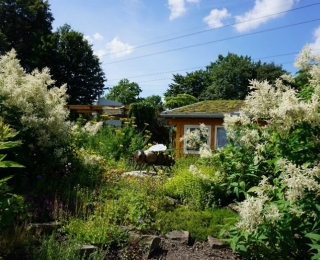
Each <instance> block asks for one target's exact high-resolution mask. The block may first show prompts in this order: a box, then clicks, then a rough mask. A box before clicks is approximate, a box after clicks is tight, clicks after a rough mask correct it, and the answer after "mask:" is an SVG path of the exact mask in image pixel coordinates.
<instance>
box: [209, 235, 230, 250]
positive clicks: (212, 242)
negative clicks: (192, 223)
mask: <svg viewBox="0 0 320 260" xmlns="http://www.w3.org/2000/svg"><path fill="white" fill-rule="evenodd" d="M208 243H209V246H210V248H224V247H226V244H224V243H223V242H222V241H221V240H219V239H217V238H215V237H212V236H208Z"/></svg>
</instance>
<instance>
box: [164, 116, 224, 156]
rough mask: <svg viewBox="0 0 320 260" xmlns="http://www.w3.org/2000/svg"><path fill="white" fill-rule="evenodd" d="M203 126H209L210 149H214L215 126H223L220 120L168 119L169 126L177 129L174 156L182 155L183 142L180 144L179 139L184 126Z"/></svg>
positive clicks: (182, 133)
mask: <svg viewBox="0 0 320 260" xmlns="http://www.w3.org/2000/svg"><path fill="white" fill-rule="evenodd" d="M202 123H203V124H205V125H206V126H211V141H210V144H211V149H214V144H215V126H221V125H222V124H223V119H222V118H170V119H169V124H170V125H174V126H176V127H177V131H176V136H175V140H174V145H175V147H174V148H175V149H176V156H177V157H179V156H181V155H183V154H184V153H183V142H180V138H181V137H183V135H184V126H185V125H200V124H202Z"/></svg>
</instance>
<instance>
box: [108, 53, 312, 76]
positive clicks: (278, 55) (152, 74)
mask: <svg viewBox="0 0 320 260" xmlns="http://www.w3.org/2000/svg"><path fill="white" fill-rule="evenodd" d="M315 50H318V49H315ZM298 53H299V52H290V53H283V54H276V55H271V56H266V57H261V58H255V59H252V60H253V61H255V60H262V59H269V58H274V57H281V56H287V55H293V54H298ZM281 64H283V63H281ZM207 66H209V65H203V66H198V67H192V68H186V69H177V70H170V71H163V72H157V73H151V74H144V75H137V76H131V77H130V78H141V77H148V76H155V75H161V74H167V73H173V72H178V71H187V70H194V69H200V68H205V67H207ZM121 79H122V78H117V79H108V81H116V80H121Z"/></svg>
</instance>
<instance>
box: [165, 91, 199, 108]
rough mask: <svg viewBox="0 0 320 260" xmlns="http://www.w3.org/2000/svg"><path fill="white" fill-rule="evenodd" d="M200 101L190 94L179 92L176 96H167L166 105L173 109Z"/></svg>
mask: <svg viewBox="0 0 320 260" xmlns="http://www.w3.org/2000/svg"><path fill="white" fill-rule="evenodd" d="M196 102H198V99H197V98H195V97H194V96H191V95H188V94H178V95H177V96H175V97H165V103H164V107H165V108H168V109H173V108H177V107H182V106H186V105H191V104H193V103H196Z"/></svg>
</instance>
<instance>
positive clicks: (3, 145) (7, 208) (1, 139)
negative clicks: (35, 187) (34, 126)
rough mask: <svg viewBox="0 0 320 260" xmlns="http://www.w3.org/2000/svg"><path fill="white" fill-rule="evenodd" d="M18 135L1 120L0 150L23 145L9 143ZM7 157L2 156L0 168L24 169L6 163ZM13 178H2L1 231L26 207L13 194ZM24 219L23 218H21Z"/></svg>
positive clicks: (0, 183)
mask: <svg viewBox="0 0 320 260" xmlns="http://www.w3.org/2000/svg"><path fill="white" fill-rule="evenodd" d="M17 134H18V133H17V132H15V131H14V130H13V129H11V128H10V127H9V125H7V124H4V122H3V120H2V118H0V150H4V149H8V148H13V147H16V146H19V145H20V144H21V142H20V141H8V139H10V138H13V137H15V136H16V135H17ZM4 158H5V155H3V154H0V167H1V168H8V167H23V166H22V165H20V164H18V163H16V162H12V161H4V160H3V159H4ZM12 177H13V176H8V177H5V178H3V177H2V176H1V177H0V231H2V230H3V229H4V228H5V227H8V226H10V225H12V223H13V222H14V220H16V218H17V217H18V216H19V214H21V213H23V211H24V205H23V202H24V200H23V198H22V197H21V196H19V195H17V194H14V193H11V188H10V187H9V185H8V184H7V182H8V180H10V179H11V178H12ZM20 217H21V218H22V216H20Z"/></svg>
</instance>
